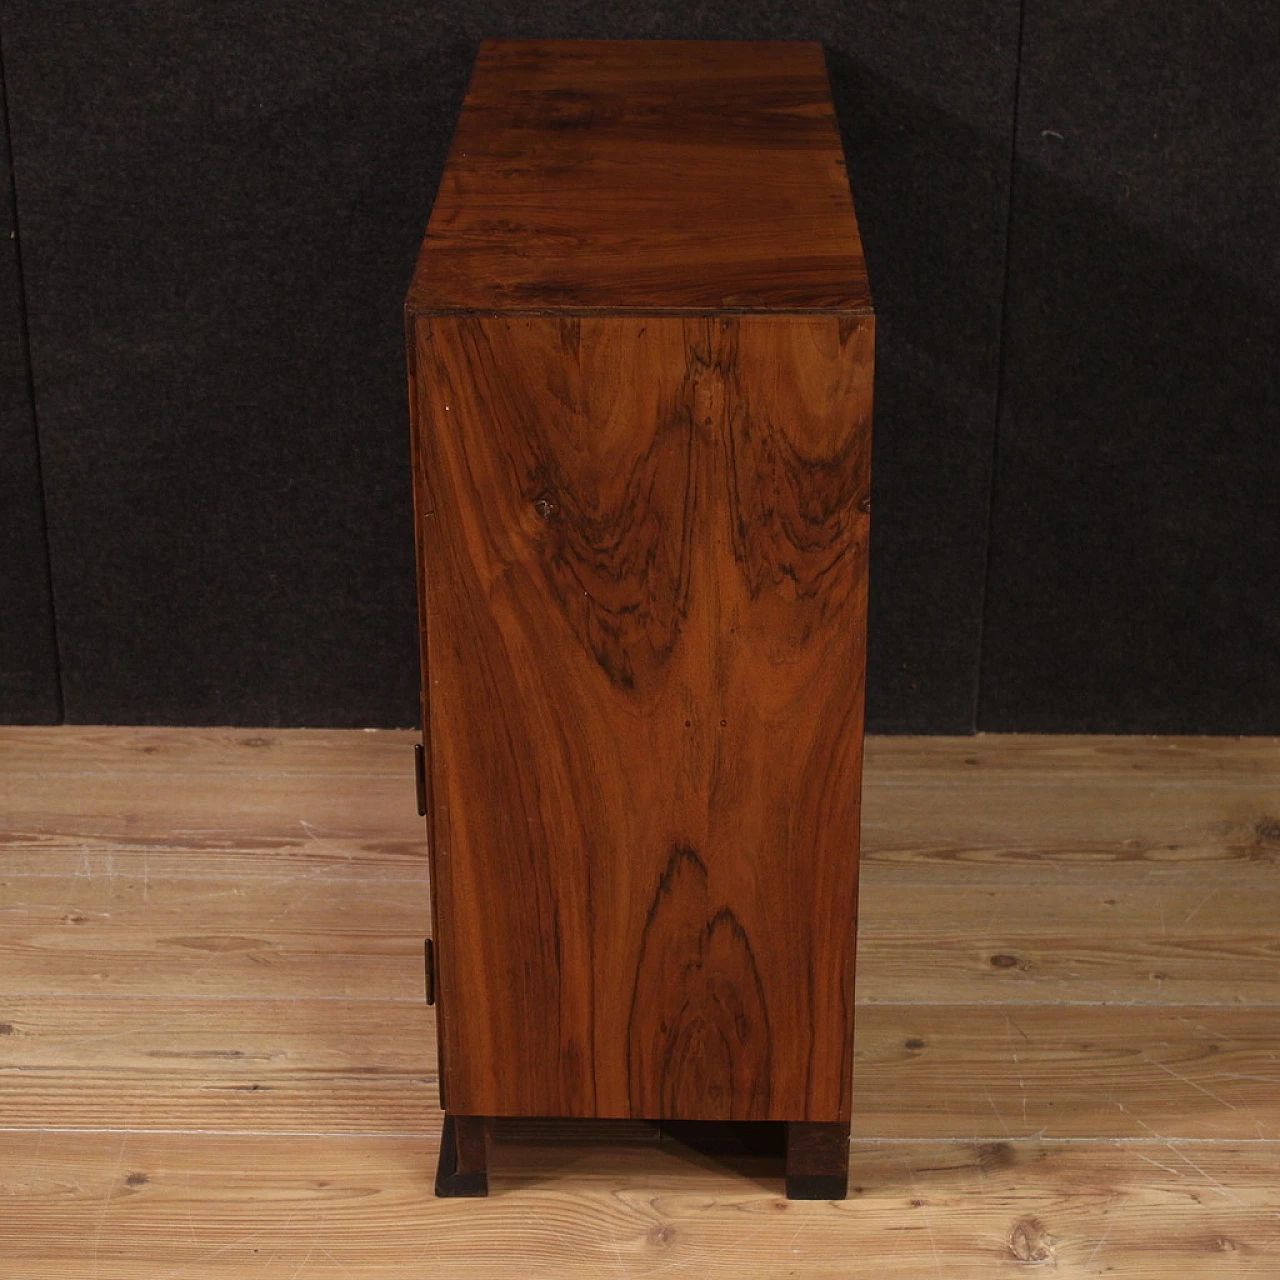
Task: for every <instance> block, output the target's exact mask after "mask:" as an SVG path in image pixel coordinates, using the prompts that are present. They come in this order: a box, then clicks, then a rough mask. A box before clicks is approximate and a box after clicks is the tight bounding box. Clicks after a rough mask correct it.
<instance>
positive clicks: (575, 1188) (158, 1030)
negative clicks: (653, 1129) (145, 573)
mask: <svg viewBox="0 0 1280 1280" xmlns="http://www.w3.org/2000/svg"><path fill="white" fill-rule="evenodd" d="M412 741H413V737H412V735H410V734H404V733H388V732H377V733H373V732H347V733H339V732H313V731H289V732H279V731H262V732H250V731H231V730H201V731H196V730H173V729H139V730H127V729H53V730H50V729H0V1151H3V1157H4V1158H3V1159H2V1160H0V1275H3V1276H4V1277H6V1278H7V1277H10V1276H12V1277H14V1280H45V1278H46V1277H48V1278H52V1277H57V1278H58V1280H98V1278H99V1277H102V1278H104V1280H105V1278H106V1277H112V1278H115V1277H121V1278H124V1277H127V1278H128V1280H175V1278H181V1280H202V1278H205V1277H220V1278H223V1280H233V1278H239V1277H244V1278H245V1280H248V1278H249V1277H255V1278H256V1277H268V1278H274V1277H281V1278H284V1280H330V1278H333V1280H338V1278H339V1277H359V1278H360V1280H366V1278H367V1280H373V1278H374V1277H377V1278H378V1280H400V1278H404V1280H409V1278H410V1277H412V1278H413V1280H424V1278H430V1277H441V1278H448V1277H484V1278H485V1280H504V1278H506V1277H543V1276H545V1277H553V1276H554V1277H567V1278H574V1277H592V1278H595V1277H619V1278H620V1280H624V1278H625V1280H629V1278H631V1277H642V1276H643V1277H650V1276H661V1277H663V1280H667V1278H669V1277H677V1276H696V1277H698V1278H699V1280H716V1278H718V1277H734V1280H754V1278H756V1277H796V1278H800V1280H811V1278H816V1277H824V1278H828V1277H830V1278H835V1277H849V1276H859V1277H862V1276H883V1277H895V1278H896V1277H902V1278H904V1280H905V1278H908V1277H917V1276H919V1277H925V1278H926V1280H967V1278H968V1277H984V1278H985V1277H999V1276H1005V1275H1009V1276H1013V1275H1023V1274H1026V1271H1027V1269H1028V1268H1029V1267H1032V1268H1034V1267H1038V1268H1041V1269H1042V1270H1044V1272H1045V1273H1046V1274H1048V1273H1052V1274H1054V1275H1056V1276H1062V1277H1077V1276H1101V1275H1107V1276H1111V1277H1144V1278H1150V1280H1172V1278H1174V1277H1178V1278H1183V1277H1186V1278H1191V1280H1194V1278H1195V1277H1201V1276H1204V1277H1210V1276H1212V1277H1217V1276H1250V1277H1253V1278H1254V1280H1277V1278H1278V1277H1280V929H1278V928H1277V922H1278V921H1280V742H1277V741H1273V740H1266V741H1263V740H1220V739H1219V740H1213V739H1180V740H1172V739H1115V738H1091V739H1085V738H1017V737H1011V738H1004V737H1001V738H977V739H881V740H873V741H871V742H870V743H869V744H868V760H867V780H866V793H865V815H864V816H865V857H864V867H863V905H862V927H861V943H860V957H859V981H860V991H859V999H860V1006H861V1007H860V1010H859V1029H858V1036H857V1052H856V1067H855V1070H856V1076H855V1086H854V1096H855V1115H854V1146H853V1153H852V1175H851V1195H850V1198H849V1199H848V1200H847V1201H845V1202H843V1203H840V1204H827V1203H788V1202H787V1201H785V1200H784V1199H783V1198H782V1195H781V1180H780V1177H779V1170H778V1169H777V1168H776V1167H775V1166H773V1165H771V1164H770V1163H768V1162H767V1161H765V1162H761V1161H755V1162H753V1161H748V1160H739V1161H736V1162H733V1163H727V1164H726V1163H718V1162H716V1161H713V1160H710V1159H708V1158H706V1157H705V1156H702V1155H699V1154H697V1153H695V1152H693V1151H690V1150H688V1149H687V1148H683V1147H681V1146H679V1145H677V1144H674V1143H671V1142H669V1141H667V1142H661V1143H659V1142H656V1141H654V1140H653V1139H652V1135H651V1134H650V1133H649V1131H648V1130H647V1129H646V1128H645V1127H644V1126H639V1125H637V1126H633V1127H622V1128H621V1129H619V1128H608V1129H606V1130H604V1131H590V1132H584V1131H582V1130H575V1131H572V1132H568V1133H566V1132H565V1131H563V1130H562V1131H557V1132H556V1133H554V1134H548V1135H544V1136H543V1139H542V1140H540V1141H533V1140H531V1138H530V1135H529V1134H528V1132H527V1131H526V1132H515V1133H512V1134H509V1135H508V1136H507V1137H506V1138H505V1139H503V1140H502V1141H501V1142H500V1143H499V1145H498V1147H497V1148H496V1150H495V1157H494V1176H493V1180H492V1182H493V1195H492V1196H491V1197H490V1198H489V1199H488V1200H487V1201H456V1200H455V1201H437V1200H435V1199H434V1198H433V1196H432V1194H431V1183H432V1176H433V1172H434V1163H435V1158H436V1151H437V1145H438V1141H439V1122H440V1115H439V1111H438V1110H437V1107H436V1088H435V1079H434V1042H433V1034H434V1028H433V1021H432V1017H431V1014H430V1011H429V1010H427V1009H426V1008H425V1007H424V1005H423V1003H422V967H421V955H422V952H421V940H422V936H423V933H424V925H425V921H426V919H427V883H426V866H425V853H424V847H423V837H422V828H421V825H420V820H419V819H418V818H417V815H416V812H415V808H414V796H413V784H412V754H411V743H412Z"/></svg>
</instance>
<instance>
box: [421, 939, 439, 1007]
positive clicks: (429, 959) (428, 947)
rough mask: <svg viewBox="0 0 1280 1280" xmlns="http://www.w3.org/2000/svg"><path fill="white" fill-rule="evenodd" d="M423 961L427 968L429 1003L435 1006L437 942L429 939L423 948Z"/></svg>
mask: <svg viewBox="0 0 1280 1280" xmlns="http://www.w3.org/2000/svg"><path fill="white" fill-rule="evenodd" d="M422 951H423V959H424V961H425V962H426V968H427V1003H428V1004H435V1002H436V944H435V940H434V939H432V938H428V939H427V940H426V942H425V943H423V947H422Z"/></svg>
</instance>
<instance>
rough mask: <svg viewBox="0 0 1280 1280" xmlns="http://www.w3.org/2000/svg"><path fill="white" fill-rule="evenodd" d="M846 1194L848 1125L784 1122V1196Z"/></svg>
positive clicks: (831, 1197) (801, 1197)
mask: <svg viewBox="0 0 1280 1280" xmlns="http://www.w3.org/2000/svg"><path fill="white" fill-rule="evenodd" d="M848 1194H849V1125H848V1123H847V1122H840V1121H830V1122H827V1121H811V1120H792V1121H789V1122H788V1123H787V1199H788V1200H843V1199H844V1198H845V1196H847V1195H848Z"/></svg>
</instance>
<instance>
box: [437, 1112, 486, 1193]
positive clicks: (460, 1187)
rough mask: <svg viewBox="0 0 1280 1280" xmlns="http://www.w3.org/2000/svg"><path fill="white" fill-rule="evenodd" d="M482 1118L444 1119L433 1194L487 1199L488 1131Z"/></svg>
mask: <svg viewBox="0 0 1280 1280" xmlns="http://www.w3.org/2000/svg"><path fill="white" fill-rule="evenodd" d="M490 1128H491V1126H490V1124H489V1121H488V1119H487V1118H486V1117H484V1116H455V1115H450V1114H448V1113H446V1114H445V1117H444V1131H443V1132H442V1133H441V1135H440V1163H439V1165H438V1166H437V1168H436V1195H438V1196H487V1195H488V1194H489V1131H490Z"/></svg>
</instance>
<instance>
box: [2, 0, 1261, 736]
mask: <svg viewBox="0 0 1280 1280" xmlns="http://www.w3.org/2000/svg"><path fill="white" fill-rule="evenodd" d="M0 34H2V36H3V48H2V51H0V52H2V63H3V70H4V73H5V89H6V95H5V101H6V103H7V107H8V112H9V133H10V136H11V138H12V146H13V164H12V170H11V171H10V169H9V166H8V165H6V166H5V170H6V172H5V174H4V181H6V182H8V180H9V179H10V178H12V182H13V186H12V187H11V188H9V189H7V190H6V191H4V192H3V193H0V207H2V208H3V210H4V217H5V218H6V220H8V221H9V222H10V224H11V225H10V226H9V227H6V230H11V229H12V220H13V218H14V216H16V219H17V231H18V236H17V238H16V239H12V238H11V239H9V240H8V241H7V242H6V241H0V244H3V243H7V244H8V248H7V249H5V250H3V251H0V377H3V379H4V386H3V398H2V399H0V448H2V449H3V458H4V467H3V470H2V471H0V503H2V504H3V505H2V507H0V552H2V553H3V573H4V577H3V598H2V599H0V719H4V720H18V721H54V720H57V719H59V718H60V717H61V716H63V715H65V718H66V719H67V720H69V721H73V722H100V721H105V722H153V723H185V724H209V723H231V724H260V725H274V724H311V725H409V724H412V723H413V722H414V720H415V718H416V699H417V678H416V657H415V649H414V646H415V627H414V603H413V572H412V523H411V514H410V493H409V471H408V452H407V449H408V433H407V425H406V421H407V420H406V408H405V397H404V375H403V367H402V352H401V342H402V329H401V322H400V302H401V298H402V295H403V292H404V289H405V286H406V284H407V282H408V277H409V272H410V269H411V266H412V262H413V258H414V253H415V250H416V247H417V244H418V242H419V240H420V238H421V235H422V231H423V228H424V226H425V223H426V218H427V214H428V210H429V206H430V200H431V195H432V193H433V191H434V188H435V184H436V182H437V179H438V177H439V172H440V168H441V165H442V163H443V160H444V155H445V151H446V148H447V143H448V138H449V133H450V130H451V127H452V122H453V119H454V116H455V115H456V112H457V108H458V104H459V102H460V100H461V95H462V91H463V88H464V85H465V80H466V74H467V70H468V67H469V64H470V60H471V58H472V56H473V54H474V49H475V46H476V43H477V42H478V41H479V39H480V38H481V37H482V36H485V35H506V36H569V37H573V36H610V37H655V36H662V37H681V38H730V39H811V40H821V41H822V42H823V43H824V44H825V45H826V46H827V49H828V55H829V60H830V65H831V71H832V79H833V84H834V88H835V93H836V99H837V109H838V112H839V115H840V119H841V125H842V128H843V130H844V133H845V139H846V147H847V150H848V155H849V166H850V171H851V177H852V180H853V184H854V189H855V195H856V197H857V202H858V209H859V214H860V217H861V220H862V224H863V235H864V241H865V245H866V250H867V256H868V261H869V266H870V270H871V276H872V283H873V286H874V288H875V290H876V297H877V306H878V311H879V334H880V343H879V350H878V362H879V363H878V380H877V393H876V394H877V419H876V432H877V436H876V452H875V493H874V504H875V525H874V529H875V532H874V544H873V558H872V575H873V579H872V617H871V655H870V656H871V670H870V687H869V708H868V712H869V716H868V719H869V726H870V727H871V728H873V729H877V730H881V731H934V732H964V731H967V730H971V729H973V728H975V727H977V728H984V729H987V728H989V729H1044V730H1070V729H1085V730H1120V731H1125V730H1127V731H1145V730H1152V731H1164V730H1185V731H1190V732H1210V731H1213V732H1255V731H1257V732H1280V696H1278V695H1280V678H1278V674H1277V672H1278V670H1280V664H1278V663H1277V662H1276V661H1275V658H1274V655H1275V653H1276V649H1277V641H1280V622H1278V619H1280V609H1278V608H1277V605H1276V596H1277V587H1278V586H1280V532H1278V530H1280V516H1278V515H1277V514H1276V512H1277V510H1280V502H1277V500H1276V488H1277V479H1278V477H1277V467H1276V464H1277V462H1278V461H1280V458H1278V457H1277V450H1278V445H1277V440H1278V439H1280V434H1278V432H1277V428H1278V426H1280V414H1278V410H1277V392H1278V391H1280V385H1278V384H1277V366H1278V364H1280V357H1278V353H1277V341H1276V339H1277V336H1278V335H1277V308H1278V302H1280V266H1278V263H1277V249H1276V235H1275V226H1276V224H1277V199H1276V190H1277V182H1278V175H1277V154H1278V151H1280V140H1278V135H1280V123H1278V120H1277V105H1276V97H1277V95H1276V92H1275V85H1276V83H1277V82H1278V81H1280V57H1278V49H1277V45H1278V42H1280V41H1278V37H1280V23H1278V20H1277V17H1276V12H1275V9H1274V6H1273V5H1272V4H1271V3H1270V0H1267V2H1266V3H1264V2H1263V0H1247V2H1246V3H1241V4H1237V5H1235V6H1233V7H1232V8H1231V9H1230V10H1228V9H1226V8H1225V7H1224V6H1223V5H1221V4H1218V3H1211V2H1210V0H1187V2H1186V3H1183V4H1180V5H1178V6H1173V7H1171V6H1169V5H1167V4H1160V5H1157V4H1156V3H1154V0H1132V2H1131V3H1127V4H1126V5H1123V6H1117V5H1115V4H1112V3H1103V2H1101V0H1089V2H1081V0H1060V2H1058V3H1054V4H1050V3H1049V2H1048V0H1024V2H1023V3H1022V4H1021V5H1020V4H1019V3H1017V0H968V2H967V3H961V2H960V0H940V3H938V4H936V5H932V6H920V5H906V4H904V3H902V2H901V0H872V2H870V3H861V4H853V5H850V4H847V3H845V2H844V0H796V2H794V3H787V4H784V3H772V2H764V3H761V2H759V0H756V2H754V3H746V4H729V3H723V2H722V3H707V4H689V3H687V2H686V3H681V4H676V3H668V2H665V0H662V2H659V3H656V4H650V5H647V6H644V7H643V8H642V7H640V6H638V5H635V4H633V3H630V2H629V0H624V2H623V3H620V4H617V5H611V6H602V5H594V4H593V5H588V4H585V3H574V2H568V0H559V2H558V3H557V2H554V0H553V3H552V4H550V5H543V6H537V7H535V6H533V5H531V4H527V3H516V2H514V0H513V2H511V3H506V4H504V3H500V2H498V0H478V2H477V3H474V4H469V5H462V4H459V3H456V2H455V3H453V4H450V5H443V4H424V3H410V0H359V2H358V3H357V2H356V0H323V2H321V3H317V4H314V5H310V6H303V5H294V6H287V7H286V6H278V5H263V4H261V3H248V2H247V0H238V2H228V3H222V4H219V5H216V6H215V5H211V4H208V3H205V2H204V0H165V2H159V0H150V2H147V0H99V2H98V3H94V4H90V3H87V2H84V0H61V2H60V3H58V4H56V5H52V6H51V5H49V4H48V3H47V2H45V3H36V2H35V0H6V2H5V3H3V4H0ZM6 159H7V157H6ZM15 192H16V201H15V199H14V194H15ZM28 336H29V364H28V345H27V338H28ZM32 388H34V405H33V403H32V395H31V391H32ZM50 583H52V598H51V597H50ZM55 619H56V628H55Z"/></svg>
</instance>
